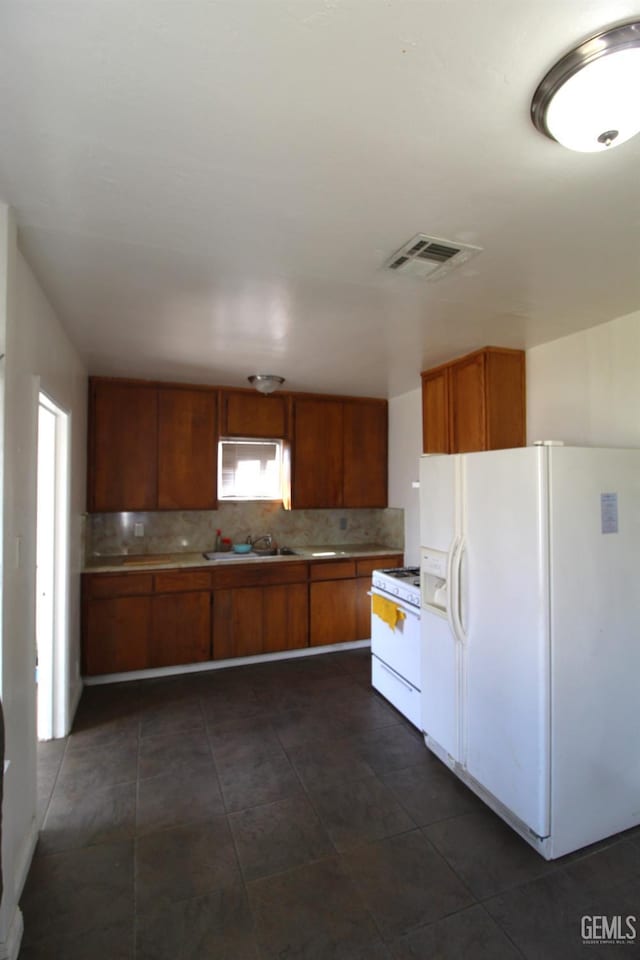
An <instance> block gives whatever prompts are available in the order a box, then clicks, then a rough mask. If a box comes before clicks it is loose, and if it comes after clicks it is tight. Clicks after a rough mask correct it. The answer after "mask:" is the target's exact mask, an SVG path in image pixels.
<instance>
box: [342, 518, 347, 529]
mask: <svg viewBox="0 0 640 960" xmlns="http://www.w3.org/2000/svg"><path fill="white" fill-rule="evenodd" d="M340 529H341V530H346V529H347V518H346V517H340Z"/></svg>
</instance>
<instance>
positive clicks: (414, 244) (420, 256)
mask: <svg viewBox="0 0 640 960" xmlns="http://www.w3.org/2000/svg"><path fill="white" fill-rule="evenodd" d="M481 251H482V247H473V246H471V244H468V243H452V242H451V241H450V240H440V239H439V238H438V237H427V236H425V234H423V233H419V234H418V235H417V236H416V237H414V238H413V239H412V240H409V242H408V243H405V245H404V246H403V247H401V248H400V250H397V251H396V252H395V253H394V255H393V256H392V257H391V259H390V260H389V261H388V262H387V266H388V267H389V269H390V270H395V271H397V272H398V273H406V274H408V275H409V276H410V277H419V278H420V279H421V280H432V279H433V280H439V279H440V277H443V276H444V275H445V273H450V272H451V270H454V269H455V268H456V267H458V266H460V264H462V263H466V262H467V260H470V259H471V258H472V257H475V256H476V254H478V253H480V252H481Z"/></svg>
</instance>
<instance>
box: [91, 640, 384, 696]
mask: <svg viewBox="0 0 640 960" xmlns="http://www.w3.org/2000/svg"><path fill="white" fill-rule="evenodd" d="M370 646H371V640H352V641H349V642H348V643H332V644H330V645H328V646H325V647H305V648H304V649H302V650H282V651H280V652H278V653H262V654H258V655H257V656H254V657H230V658H229V659H228V660H207V661H205V662H204V663H180V664H176V666H174V667H156V668H155V669H153V670H131V671H130V672H128V673H107V674H104V675H102V676H100V677H84V684H85V686H87V687H95V686H99V685H100V684H102V683H121V682H122V681H123V680H149V679H152V678H153V677H156V678H157V677H172V676H179V675H180V674H184V673H202V672H203V671H204V670H222V669H223V668H224V667H241V666H243V665H244V664H248V663H268V662H270V661H272V660H292V659H298V658H300V657H314V656H316V655H317V654H319V653H337V652H338V651H340V650H358V649H360V648H361V647H370Z"/></svg>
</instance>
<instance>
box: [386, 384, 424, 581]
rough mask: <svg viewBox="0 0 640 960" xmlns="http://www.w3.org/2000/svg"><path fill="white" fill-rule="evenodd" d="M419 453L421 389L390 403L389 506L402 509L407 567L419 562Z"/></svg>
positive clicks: (393, 399) (404, 394) (394, 399)
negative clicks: (415, 485)
mask: <svg viewBox="0 0 640 960" xmlns="http://www.w3.org/2000/svg"><path fill="white" fill-rule="evenodd" d="M421 453H422V389H421V388H420V387H418V388H417V389H416V390H411V391H410V392H409V393H403V394H402V395H401V396H399V397H393V398H392V399H391V400H390V401H389V506H390V507H402V508H403V509H404V556H405V563H406V564H407V566H418V565H419V563H420V516H419V491H418V490H414V489H413V487H412V486H411V483H412V482H413V481H417V479H418V461H419V458H420V455H421Z"/></svg>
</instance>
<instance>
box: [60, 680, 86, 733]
mask: <svg viewBox="0 0 640 960" xmlns="http://www.w3.org/2000/svg"><path fill="white" fill-rule="evenodd" d="M83 687H84V683H83V682H82V678H81V677H77V678H76V682H75V683H74V685H73V687H71V690H70V692H69V708H68V711H67V716H66V721H67V727H66V729H65V732H64V734H63V736H65V737H66V736H68V735H69V734H70V733H71V727H72V726H73V721H74V718H75V715H76V710H77V709H78V704H79V703H80V697H81V696H82V690H83Z"/></svg>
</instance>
